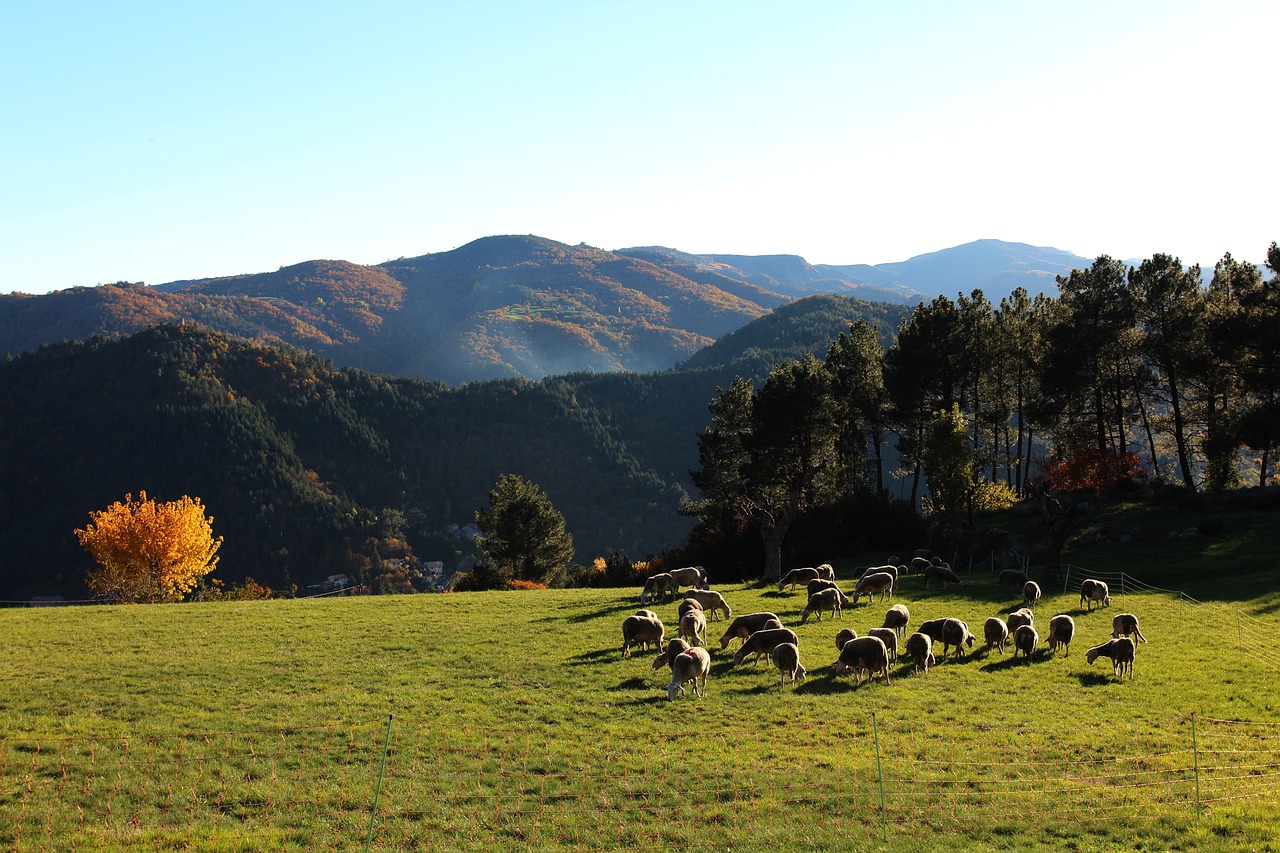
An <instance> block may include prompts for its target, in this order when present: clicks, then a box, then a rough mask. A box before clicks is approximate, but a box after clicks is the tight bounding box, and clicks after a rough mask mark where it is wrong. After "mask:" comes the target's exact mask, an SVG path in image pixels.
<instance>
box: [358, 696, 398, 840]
mask: <svg viewBox="0 0 1280 853" xmlns="http://www.w3.org/2000/svg"><path fill="white" fill-rule="evenodd" d="M394 721H395V716H394V715H392V714H388V715H387V739H386V742H385V743H383V744H382V761H380V762H379V763H378V785H377V787H376V788H374V791H373V806H372V807H371V808H370V809H369V829H368V831H367V832H365V836H364V853H369V845H371V844H372V843H373V825H374V822H375V821H376V820H377V817H378V801H379V800H381V799H382V777H383V776H384V775H386V772H387V756H388V755H389V754H390V753H391V725H392V723H393V722H394Z"/></svg>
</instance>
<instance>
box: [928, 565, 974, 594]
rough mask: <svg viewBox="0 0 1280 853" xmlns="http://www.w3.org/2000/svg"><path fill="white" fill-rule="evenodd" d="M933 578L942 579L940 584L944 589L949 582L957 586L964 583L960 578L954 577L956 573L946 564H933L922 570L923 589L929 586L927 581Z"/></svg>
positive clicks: (961, 585)
mask: <svg viewBox="0 0 1280 853" xmlns="http://www.w3.org/2000/svg"><path fill="white" fill-rule="evenodd" d="M934 578H937V579H938V580H940V581H942V586H943V588H944V589H945V588H946V587H947V586H949V585H950V584H955V585H956V586H959V587H963V586H964V583H963V582H962V581H961V580H960V578H958V577H956V573H955V572H953V571H951V569H950V568H949V567H947V566H938V565H933V566H929V568H927V569H925V570H924V588H925V589H928V588H929V582H930V581H932V580H933V579H934Z"/></svg>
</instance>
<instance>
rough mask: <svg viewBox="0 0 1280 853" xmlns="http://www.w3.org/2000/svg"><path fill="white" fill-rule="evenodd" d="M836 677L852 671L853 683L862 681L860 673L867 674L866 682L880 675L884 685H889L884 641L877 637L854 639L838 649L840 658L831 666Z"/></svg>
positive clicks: (887, 653)
mask: <svg viewBox="0 0 1280 853" xmlns="http://www.w3.org/2000/svg"><path fill="white" fill-rule="evenodd" d="M831 666H832V667H834V668H835V673H836V675H843V674H844V673H846V672H848V671H849V670H851V669H852V670H853V671H854V676H855V681H856V682H861V681H862V673H863V672H865V673H867V680H868V681H870V680H871V678H872V677H873V676H874V675H875V674H876V673H881V674H882V675H883V677H884V683H885V684H888V683H889V650H888V649H886V648H885V645H884V640H881V639H880V638H879V637H856V638H854V639H852V640H850V641H849V642H847V643H845V644H844V648H842V649H840V657H838V658H836V659H835V661H834V662H833V663H832V664H831Z"/></svg>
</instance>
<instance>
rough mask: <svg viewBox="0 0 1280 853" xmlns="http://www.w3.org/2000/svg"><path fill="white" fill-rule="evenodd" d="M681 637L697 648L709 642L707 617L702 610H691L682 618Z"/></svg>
mask: <svg viewBox="0 0 1280 853" xmlns="http://www.w3.org/2000/svg"><path fill="white" fill-rule="evenodd" d="M680 636H681V637H686V638H688V640H689V642H690V643H692V644H693V645H695V646H701V645H702V644H703V643H705V642H706V641H707V615H706V614H705V613H703V612H702V610H701V609H698V610H690V611H689V612H688V613H686V614H684V615H683V616H681V617H680Z"/></svg>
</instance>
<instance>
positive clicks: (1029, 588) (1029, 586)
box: [1022, 581, 1040, 610]
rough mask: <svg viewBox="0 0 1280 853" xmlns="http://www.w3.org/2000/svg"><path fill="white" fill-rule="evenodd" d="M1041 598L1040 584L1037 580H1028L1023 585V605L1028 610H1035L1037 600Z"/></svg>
mask: <svg viewBox="0 0 1280 853" xmlns="http://www.w3.org/2000/svg"><path fill="white" fill-rule="evenodd" d="M1039 600H1040V584H1038V583H1036V582H1035V581H1027V582H1026V584H1024V585H1023V587H1022V606H1023V607H1025V608H1027V609H1028V610H1035V608H1036V602H1037V601H1039Z"/></svg>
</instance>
